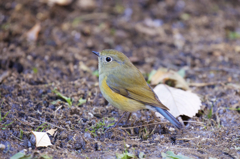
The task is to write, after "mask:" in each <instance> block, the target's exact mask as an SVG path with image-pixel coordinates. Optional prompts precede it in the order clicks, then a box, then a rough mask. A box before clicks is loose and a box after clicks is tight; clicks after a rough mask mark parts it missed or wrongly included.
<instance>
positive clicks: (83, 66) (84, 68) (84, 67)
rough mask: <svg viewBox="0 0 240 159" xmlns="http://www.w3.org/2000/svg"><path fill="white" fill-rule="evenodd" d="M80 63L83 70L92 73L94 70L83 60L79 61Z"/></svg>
mask: <svg viewBox="0 0 240 159" xmlns="http://www.w3.org/2000/svg"><path fill="white" fill-rule="evenodd" d="M79 65H80V66H79V67H80V69H81V70H83V71H87V72H89V73H92V71H91V70H90V68H89V67H87V66H86V65H85V64H84V63H83V62H82V61H80V62H79Z"/></svg>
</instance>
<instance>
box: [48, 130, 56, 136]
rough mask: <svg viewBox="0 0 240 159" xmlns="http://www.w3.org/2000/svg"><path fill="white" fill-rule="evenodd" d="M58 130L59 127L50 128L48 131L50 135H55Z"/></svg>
mask: <svg viewBox="0 0 240 159" xmlns="http://www.w3.org/2000/svg"><path fill="white" fill-rule="evenodd" d="M56 131H57V129H50V130H48V131H47V133H49V134H50V135H52V136H53V134H54V133H55V132H56Z"/></svg>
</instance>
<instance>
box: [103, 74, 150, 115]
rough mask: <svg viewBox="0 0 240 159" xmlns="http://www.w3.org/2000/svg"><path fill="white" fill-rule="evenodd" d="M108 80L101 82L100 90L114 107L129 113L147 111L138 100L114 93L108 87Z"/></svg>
mask: <svg viewBox="0 0 240 159" xmlns="http://www.w3.org/2000/svg"><path fill="white" fill-rule="evenodd" d="M106 78H107V77H105V78H103V79H102V80H101V81H100V82H99V86H100V90H101V92H102V94H103V97H104V98H105V99H106V100H107V101H108V102H109V103H110V104H112V105H113V106H114V107H117V108H118V109H121V110H123V111H128V112H135V111H138V110H140V109H145V108H146V106H145V105H144V104H142V103H140V102H138V101H136V100H133V99H130V98H127V97H124V96H122V95H120V94H118V93H116V92H114V91H112V90H111V88H109V87H108V85H107V82H106Z"/></svg>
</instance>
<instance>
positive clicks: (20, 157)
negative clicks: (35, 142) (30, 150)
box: [10, 149, 31, 159]
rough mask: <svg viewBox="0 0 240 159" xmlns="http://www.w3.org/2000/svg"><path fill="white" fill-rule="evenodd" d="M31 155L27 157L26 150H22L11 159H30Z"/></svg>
mask: <svg viewBox="0 0 240 159" xmlns="http://www.w3.org/2000/svg"><path fill="white" fill-rule="evenodd" d="M30 158H31V155H26V150H25V149H24V150H22V151H20V152H18V153H16V154H14V155H13V156H12V157H10V159H30Z"/></svg>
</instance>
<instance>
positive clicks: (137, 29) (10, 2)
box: [0, 0, 240, 158]
mask: <svg viewBox="0 0 240 159" xmlns="http://www.w3.org/2000/svg"><path fill="white" fill-rule="evenodd" d="M90 5H92V6H89V7H84V8H83V7H81V6H79V5H78V1H77V0H75V1H73V2H72V3H71V4H70V5H68V6H59V5H53V6H49V5H47V4H46V3H42V2H40V1H32V0H1V2H0V99H1V105H0V106H1V116H2V117H3V116H4V115H6V113H7V112H9V114H8V115H7V116H6V117H5V118H4V119H3V120H2V121H1V122H0V128H1V130H0V143H1V144H4V145H5V147H6V148H5V149H1V150H0V156H1V157H0V158H9V157H10V156H13V155H14V154H15V153H17V152H19V151H21V150H23V149H25V150H26V151H27V154H31V155H32V157H36V158H41V156H42V155H43V154H47V155H49V156H52V157H53V158H87V157H88V158H115V156H116V153H123V152H124V151H125V150H126V149H127V150H128V151H129V152H131V153H133V154H135V155H136V156H138V154H139V153H140V152H144V153H145V154H146V158H161V152H166V151H168V150H169V151H173V152H174V153H175V154H182V155H185V156H188V157H191V158H209V157H216V158H240V130H239V129H240V120H239V111H237V110H231V109H229V108H233V109H236V108H239V107H240V88H239V81H240V47H239V46H240V23H239V21H240V1H239V0H229V1H226V0H201V1H194V0H176V1H174V0H166V1H164V0H141V1H104V0H96V1H93V4H90ZM36 23H39V24H40V25H41V31H40V34H39V36H38V39H37V40H36V41H35V42H33V41H28V40H27V39H26V33H27V32H28V31H29V30H30V29H31V28H32V27H33V26H34V25H35V24H36ZM109 48H111V49H117V50H119V51H122V52H124V53H125V54H126V55H127V56H128V57H130V59H131V60H132V61H133V63H134V64H135V65H136V66H137V67H138V68H139V69H140V71H141V72H142V73H143V74H144V75H145V76H146V74H147V73H149V72H151V70H152V69H157V68H158V67H160V66H161V67H166V68H171V69H174V70H179V69H185V70H186V80H187V81H188V82H189V83H205V84H206V85H205V86H202V87H199V86H198V87H196V86H192V87H191V89H192V90H193V92H195V93H197V94H198V95H199V96H200V97H201V99H202V105H203V106H202V109H203V111H202V112H201V113H199V114H198V115H197V117H194V118H192V119H188V121H189V122H186V123H185V124H186V128H185V130H183V131H180V132H176V131H173V132H171V131H169V127H170V126H171V125H170V124H169V123H167V124H155V125H154V124H153V123H156V122H157V121H156V120H154V119H153V117H151V112H149V111H141V112H137V113H136V114H135V115H134V116H133V117H132V118H131V120H130V123H129V124H128V127H134V128H129V129H123V130H122V131H120V130H119V129H112V130H109V131H108V132H106V133H103V129H102V128H99V129H97V132H96V133H92V134H91V133H90V132H89V131H85V130H86V129H89V130H93V129H92V127H93V126H96V123H98V122H103V119H105V122H106V123H112V122H114V121H117V119H118V118H119V116H120V115H121V114H122V113H123V112H121V111H119V110H117V109H116V108H114V107H113V106H111V105H108V103H107V102H106V101H105V99H104V98H103V97H102V95H101V93H100V91H99V88H98V78H97V77H96V76H95V75H93V74H92V73H91V71H95V70H97V58H96V57H95V56H94V55H93V54H92V53H91V51H92V50H95V51H101V50H103V49H109ZM81 62H82V63H84V64H85V65H86V66H87V68H89V69H90V71H86V70H84V69H83V68H82V67H81V65H80V63H81ZM146 77H147V76H146ZM54 88H56V89H57V90H58V91H59V92H61V93H62V94H63V95H65V96H67V97H70V98H72V100H73V106H71V107H69V106H68V105H67V103H66V102H65V101H64V100H62V99H60V98H59V97H57V96H56V94H54V93H52V90H53V89H54ZM80 98H83V99H87V103H85V104H82V105H80V106H78V100H79V99H80ZM58 99H59V100H60V101H57V102H55V103H53V102H54V101H56V100H58ZM211 108H212V115H210V116H209V117H207V114H209V112H210V110H211ZM226 108H227V109H226ZM184 119H185V118H184ZM11 122H13V123H11ZM10 123H11V124H10ZM6 124H9V125H6ZM144 124H150V125H149V126H142V125H144ZM37 128H38V131H40V130H41V129H43V130H48V129H50V128H57V132H56V135H55V136H54V137H51V141H52V143H53V146H50V147H47V148H36V147H35V141H34V137H33V135H32V134H31V131H32V130H36V129H37ZM21 132H22V133H21ZM127 132H128V133H127ZM94 134H95V135H94ZM125 144H128V145H129V147H128V148H126V147H125V146H124V145H125Z"/></svg>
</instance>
